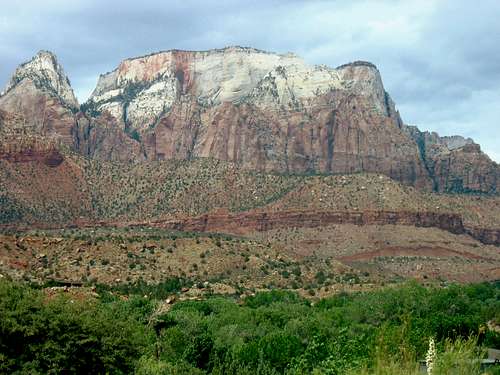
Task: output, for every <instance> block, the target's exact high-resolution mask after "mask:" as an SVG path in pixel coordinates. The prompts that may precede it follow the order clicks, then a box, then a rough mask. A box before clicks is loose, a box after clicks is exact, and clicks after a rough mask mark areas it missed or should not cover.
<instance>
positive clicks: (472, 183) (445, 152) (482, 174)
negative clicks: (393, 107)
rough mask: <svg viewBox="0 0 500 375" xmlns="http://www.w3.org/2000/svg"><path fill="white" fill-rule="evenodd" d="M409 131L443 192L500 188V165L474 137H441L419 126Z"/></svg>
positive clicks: (412, 127)
mask: <svg viewBox="0 0 500 375" xmlns="http://www.w3.org/2000/svg"><path fill="white" fill-rule="evenodd" d="M404 129H405V131H406V132H407V133H408V134H409V135H410V136H411V137H412V138H413V139H414V140H415V142H416V143H417V144H418V146H419V149H420V153H421V155H422V159H423V160H424V163H425V166H426V168H427V170H428V172H429V175H430V177H431V178H432V180H433V185H434V186H433V187H434V190H436V191H439V192H455V193H464V192H484V193H495V192H498V191H500V166H499V165H498V164H496V163H495V162H493V161H492V160H491V159H490V158H489V157H488V156H487V155H486V154H484V153H483V152H481V148H480V146H479V145H478V144H476V143H474V142H473V141H472V139H470V138H468V139H465V138H462V137H459V136H453V137H440V136H439V135H438V134H437V133H434V132H433V133H429V132H421V131H419V130H418V129H417V128H416V127H415V126H405V127H404Z"/></svg>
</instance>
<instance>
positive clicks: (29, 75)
mask: <svg viewBox="0 0 500 375" xmlns="http://www.w3.org/2000/svg"><path fill="white" fill-rule="evenodd" d="M24 80H31V81H32V82H33V84H34V85H35V86H36V87H37V88H39V89H41V90H43V91H46V92H48V93H49V94H51V95H54V96H56V97H58V98H60V99H61V100H62V102H63V103H64V104H66V105H67V106H69V107H71V108H77V107H78V101H77V99H76V97H75V94H74V93H73V89H72V88H71V84H70V82H69V79H68V77H67V76H66V74H65V73H64V70H63V68H62V66H61V65H60V64H59V63H58V61H57V56H56V55H55V54H54V53H52V52H50V51H46V50H40V51H39V52H38V53H37V54H36V55H35V56H33V58H32V59H31V60H29V61H27V62H25V63H23V64H21V65H20V66H19V67H18V68H17V69H16V71H15V72H14V74H13V75H12V78H11V79H10V81H9V83H8V84H7V87H6V88H5V91H4V92H3V94H2V95H6V94H7V93H8V92H9V91H11V90H12V89H14V88H15V87H16V86H17V85H18V84H19V83H20V82H22V81H24Z"/></svg>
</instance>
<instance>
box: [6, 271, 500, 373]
mask: <svg viewBox="0 0 500 375" xmlns="http://www.w3.org/2000/svg"><path fill="white" fill-rule="evenodd" d="M180 285H181V284H177V283H174V282H172V283H171V284H168V285H167V284H165V285H160V286H159V288H161V289H162V290H167V291H170V290H172V291H173V290H177V289H178V288H179V287H180ZM98 291H99V295H100V297H98V298H94V297H87V298H75V297H74V296H72V294H70V293H67V294H65V293H61V295H58V296H54V295H50V294H46V293H45V292H44V291H43V290H41V289H36V288H32V287H29V286H27V285H22V284H18V283H15V282H11V281H5V280H3V281H0V373H14V374H15V373H17V374H21V373H30V374H42V373H43V374H56V373H93V374H100V373H102V374H104V373H137V374H205V373H212V374H348V373H350V374H413V373H414V374H417V373H418V372H417V368H418V363H417V360H418V359H423V358H425V355H426V352H427V348H428V342H429V338H434V339H435V340H436V347H437V358H436V361H435V372H434V373H435V374H436V375H437V374H452V373H453V374H462V373H464V374H465V372H464V371H466V373H467V374H480V372H479V368H478V366H477V364H475V363H474V359H476V358H478V356H480V354H481V353H480V349H479V348H481V347H484V346H489V347H499V346H500V335H499V334H498V333H495V332H492V331H489V330H488V329H487V328H486V322H488V321H489V320H494V321H496V322H498V321H499V320H500V285H499V284H498V283H497V284H477V285H468V286H463V285H460V286H459V285H453V286H450V287H447V288H424V287H422V286H420V285H418V284H416V283H409V284H406V285H404V286H401V287H398V288H388V289H384V290H380V291H374V292H369V293H355V294H340V295H337V296H335V297H331V298H327V299H323V300H320V301H318V302H317V303H315V304H311V302H310V301H308V300H306V299H303V298H301V297H299V296H298V295H296V294H294V293H291V292H287V291H271V292H263V293H258V294H256V295H255V296H252V297H247V298H246V299H244V300H243V301H237V300H234V299H231V298H227V297H225V298H223V297H217V296H214V297H212V298H209V299H205V300H200V301H182V302H178V303H176V304H174V305H171V306H170V305H165V304H162V303H161V302H160V301H158V300H156V299H154V298H145V297H144V296H141V295H136V296H133V295H130V296H128V298H126V299H125V298H122V297H119V296H118V295H117V294H116V293H113V294H112V293H110V292H108V291H104V290H102V289H100V290H98ZM128 292H134V290H129V291H128ZM137 292H140V293H142V292H144V289H141V288H139V289H138V290H137ZM152 294H153V295H158V296H162V297H163V295H162V293H152ZM165 306H168V307H170V309H168V308H167V309H165ZM469 337H472V338H471V339H468V338H469ZM460 369H464V370H460ZM458 370H460V371H458ZM453 371H454V372H453ZM492 374H493V372H492Z"/></svg>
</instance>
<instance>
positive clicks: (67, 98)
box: [0, 51, 78, 145]
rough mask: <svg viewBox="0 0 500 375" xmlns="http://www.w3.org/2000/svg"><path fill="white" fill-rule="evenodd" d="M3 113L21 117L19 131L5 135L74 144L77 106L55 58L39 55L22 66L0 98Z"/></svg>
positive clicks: (12, 129)
mask: <svg viewBox="0 0 500 375" xmlns="http://www.w3.org/2000/svg"><path fill="white" fill-rule="evenodd" d="M0 109H2V110H3V111H5V112H10V113H12V114H16V115H18V116H19V117H20V122H18V123H17V124H16V125H17V126H16V127H14V128H13V127H10V128H3V129H2V130H3V131H16V132H20V133H28V134H41V135H44V136H50V137H57V138H60V139H61V140H62V142H64V143H65V144H67V145H71V144H72V143H73V137H72V126H73V124H74V118H73V113H74V112H76V111H77V110H78V102H77V100H76V98H75V96H74V94H73V90H72V89H71V86H70V83H69V80H68V78H67V77H66V75H65V74H64V71H63V69H62V67H61V66H60V65H59V64H58V62H57V60H56V57H55V56H54V55H53V54H52V53H50V52H47V51H40V52H39V53H38V54H37V55H36V56H34V57H33V58H32V59H31V60H30V61H28V62H26V63H24V64H22V65H20V66H19V67H18V68H17V69H16V71H15V73H14V74H13V76H12V78H11V80H10V82H9V84H8V85H7V88H6V90H5V91H4V92H3V93H2V95H1V96H0Z"/></svg>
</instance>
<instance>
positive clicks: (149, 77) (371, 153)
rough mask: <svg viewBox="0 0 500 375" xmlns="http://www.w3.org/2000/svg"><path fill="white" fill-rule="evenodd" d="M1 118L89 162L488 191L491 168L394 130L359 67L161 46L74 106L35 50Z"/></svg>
mask: <svg viewBox="0 0 500 375" xmlns="http://www.w3.org/2000/svg"><path fill="white" fill-rule="evenodd" d="M0 111H1V114H2V115H1V117H2V118H4V120H1V119H0V120H1V121H0V132H2V133H3V134H17V135H19V136H21V137H23V136H25V135H26V136H33V135H34V136H42V137H46V138H50V139H52V140H54V141H55V142H56V144H62V145H64V146H67V147H69V148H70V149H71V150H73V151H75V152H77V153H79V154H81V155H83V156H85V157H89V158H93V159H99V160H106V161H123V162H144V161H145V160H149V161H160V160H167V159H178V160H191V159H195V158H215V159H218V160H222V161H227V162H231V163H234V164H235V165H236V166H238V167H242V168H245V169H250V170H255V171H260V172H266V173H267V172H273V173H275V172H277V173H287V174H317V173H322V174H348V173H359V172H370V173H382V174H385V175H387V176H389V177H391V178H393V179H395V180H397V181H400V182H403V183H405V184H408V185H412V186H415V187H418V188H422V189H426V190H431V189H434V190H436V191H439V192H479V193H496V192H497V191H498V188H499V186H498V185H499V181H500V178H499V166H498V165H497V164H496V163H494V162H492V161H491V160H490V159H489V158H488V157H487V156H486V155H484V154H483V153H482V152H481V151H480V149H479V146H477V145H475V144H472V143H470V142H471V141H469V140H467V141H465V140H462V139H461V138H460V137H456V138H450V139H445V138H439V137H438V136H437V135H430V134H427V133H422V132H420V131H418V129H413V128H412V127H408V126H405V125H403V122H402V120H401V118H400V116H399V113H398V112H397V111H396V109H395V105H394V103H393V102H392V100H391V98H390V96H389V95H388V94H387V92H385V89H384V86H383V83H382V79H381V77H380V73H379V71H378V70H377V68H376V67H375V66H374V65H373V64H371V63H367V62H359V61H358V62H354V63H349V64H345V65H342V66H339V67H337V68H335V69H334V68H329V67H326V66H310V65H308V64H306V63H305V62H304V61H303V60H302V59H301V58H299V57H297V56H295V55H293V54H287V55H279V54H274V53H268V52H264V51H260V50H256V49H252V48H242V47H228V48H224V49H218V50H209V51H199V52H195V51H179V50H172V51H166V52H160V53H155V54H152V55H148V56H143V57H138V58H132V59H127V60H125V61H123V62H122V63H121V64H120V65H119V66H118V68H117V69H115V70H113V71H112V72H110V73H107V74H104V75H102V76H101V77H100V78H99V81H98V84H97V87H96V89H95V90H94V92H93V94H92V96H91V98H90V99H89V101H88V102H87V103H85V104H83V105H82V106H81V108H79V107H78V103H77V102H76V99H75V97H74V95H73V92H72V89H71V87H70V85H69V80H68V79H67V77H66V76H65V75H64V71H63V69H62V68H61V66H60V65H59V63H58V62H57V60H56V57H55V56H54V55H53V54H51V53H49V52H46V51H41V52H39V53H38V54H37V55H36V56H35V57H34V58H33V59H32V60H31V61H29V62H27V63H25V64H23V65H21V66H20V67H19V68H18V69H17V70H16V72H15V73H14V75H13V77H12V79H11V81H10V83H9V85H8V86H7V89H6V91H5V93H3V94H2V96H0ZM9 142H10V141H9ZM9 147H10V146H9Z"/></svg>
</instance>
